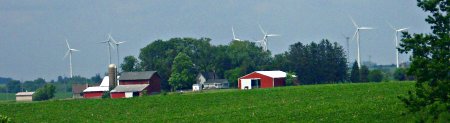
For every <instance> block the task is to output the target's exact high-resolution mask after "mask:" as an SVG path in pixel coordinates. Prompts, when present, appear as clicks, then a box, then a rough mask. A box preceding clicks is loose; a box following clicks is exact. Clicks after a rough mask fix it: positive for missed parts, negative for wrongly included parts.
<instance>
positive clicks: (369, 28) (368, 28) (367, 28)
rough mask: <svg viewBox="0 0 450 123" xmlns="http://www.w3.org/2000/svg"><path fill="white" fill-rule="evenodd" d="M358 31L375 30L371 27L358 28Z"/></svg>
mask: <svg viewBox="0 0 450 123" xmlns="http://www.w3.org/2000/svg"><path fill="white" fill-rule="evenodd" d="M358 29H360V30H371V29H375V28H372V27H360V28H358Z"/></svg>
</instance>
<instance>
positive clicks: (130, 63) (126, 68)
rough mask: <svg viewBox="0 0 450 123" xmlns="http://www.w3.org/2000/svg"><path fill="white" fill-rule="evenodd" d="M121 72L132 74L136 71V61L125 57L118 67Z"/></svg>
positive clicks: (130, 57)
mask: <svg viewBox="0 0 450 123" xmlns="http://www.w3.org/2000/svg"><path fill="white" fill-rule="evenodd" d="M120 68H122V71H123V72H132V71H137V70H138V60H137V59H136V58H135V57H134V56H126V57H125V58H123V63H122V64H121V65H120Z"/></svg>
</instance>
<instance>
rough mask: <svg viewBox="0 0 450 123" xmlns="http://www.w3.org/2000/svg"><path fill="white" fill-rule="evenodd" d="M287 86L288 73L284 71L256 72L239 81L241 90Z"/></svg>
mask: <svg viewBox="0 0 450 123" xmlns="http://www.w3.org/2000/svg"><path fill="white" fill-rule="evenodd" d="M285 85H286V73H285V72H283V71H255V72H252V73H249V74H247V75H245V76H242V77H240V78H239V80H238V88H239V89H254V88H272V87H277V86H285Z"/></svg>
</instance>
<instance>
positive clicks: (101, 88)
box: [83, 86, 109, 92]
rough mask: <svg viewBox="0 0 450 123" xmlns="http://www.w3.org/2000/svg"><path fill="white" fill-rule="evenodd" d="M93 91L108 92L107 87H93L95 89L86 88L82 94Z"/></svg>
mask: <svg viewBox="0 0 450 123" xmlns="http://www.w3.org/2000/svg"><path fill="white" fill-rule="evenodd" d="M95 91H109V87H108V86H106V87H105V86H95V87H88V88H86V89H84V91H83V92H95Z"/></svg>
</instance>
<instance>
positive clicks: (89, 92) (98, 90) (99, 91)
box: [83, 76, 109, 98]
mask: <svg viewBox="0 0 450 123" xmlns="http://www.w3.org/2000/svg"><path fill="white" fill-rule="evenodd" d="M105 91H109V77H108V76H105V77H103V80H102V82H101V83H100V86H94V87H88V88H86V89H84V90H83V97H84V98H102V95H103V92H105Z"/></svg>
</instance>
